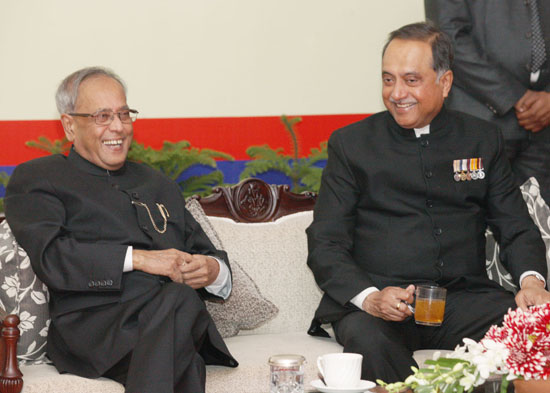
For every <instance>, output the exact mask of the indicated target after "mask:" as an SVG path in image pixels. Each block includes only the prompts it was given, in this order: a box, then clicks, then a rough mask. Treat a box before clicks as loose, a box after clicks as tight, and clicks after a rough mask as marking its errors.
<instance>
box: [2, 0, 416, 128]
mask: <svg viewBox="0 0 550 393" xmlns="http://www.w3.org/2000/svg"><path fill="white" fill-rule="evenodd" d="M423 19H424V10H423V1H422V0H116V1H112V0H95V1H81V0H49V1H44V0H0V120H26V119H53V118H57V113H56V110H55V104H54V101H53V95H54V91H55V89H56V87H57V84H58V83H59V81H60V80H61V79H62V78H63V77H65V76H66V75H67V74H69V73H70V72H72V71H75V70H76V69H78V68H80V67H84V66H88V65H104V66H108V67H111V68H112V69H114V70H115V71H116V72H117V73H119V74H120V75H121V76H122V78H123V79H125V80H126V82H127V84H128V86H129V103H130V105H131V106H133V107H135V108H138V109H139V110H140V113H141V117H211V116H263V115H280V114H282V113H286V114H333V113H367V112H376V111H378V110H380V109H382V108H383V106H382V103H381V100H380V98H379V96H380V51H381V48H382V45H383V43H384V41H385V39H386V36H387V34H388V33H389V32H390V31H391V30H393V29H395V28H398V27H399V26H401V25H404V24H406V23H410V22H416V21H420V20H423Z"/></svg>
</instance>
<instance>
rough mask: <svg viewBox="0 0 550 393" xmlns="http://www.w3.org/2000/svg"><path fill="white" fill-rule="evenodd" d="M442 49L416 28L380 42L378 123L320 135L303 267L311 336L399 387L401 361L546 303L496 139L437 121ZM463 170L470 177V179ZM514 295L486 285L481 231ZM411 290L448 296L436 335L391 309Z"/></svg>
mask: <svg viewBox="0 0 550 393" xmlns="http://www.w3.org/2000/svg"><path fill="white" fill-rule="evenodd" d="M451 62H452V46H451V42H450V40H449V38H448V37H447V36H446V35H445V34H444V33H442V32H441V31H439V30H438V29H436V28H434V27H432V26H430V25H428V24H425V23H417V24H412V25H407V26H404V27H402V28H400V29H398V30H396V31H394V32H392V33H391V34H390V37H389V40H388V42H387V44H386V46H385V47H384V51H383V59H382V82H383V88H382V97H383V100H384V104H385V106H386V108H387V109H388V111H386V112H381V113H377V114H374V115H372V116H370V117H368V118H366V119H364V120H362V121H359V122H358V123H355V124H352V125H349V126H347V127H344V128H342V129H340V130H337V131H336V132H334V133H333V134H332V136H331V137H330V139H329V143H328V161H327V165H326V168H325V169H324V172H323V177H322V182H321V189H320V191H319V199H318V200H317V204H316V207H315V211H314V219H313V222H312V224H311V226H310V227H309V228H308V229H307V235H308V246H309V256H308V265H309V266H310V268H311V270H312V271H313V273H314V275H315V279H316V281H317V283H318V284H319V286H320V287H321V289H322V290H323V291H324V292H325V293H324V296H323V298H322V300H321V303H320V305H319V308H318V309H317V312H316V315H315V319H314V322H313V324H312V329H311V330H310V333H315V331H316V330H318V328H319V324H321V323H332V325H333V327H334V332H335V335H336V339H337V340H338V342H339V343H341V344H342V345H343V346H344V351H345V352H358V353H361V354H363V371H362V377H363V378H366V379H371V380H375V379H377V378H381V379H383V380H384V381H398V380H404V379H405V378H406V377H407V376H408V375H409V374H410V372H411V371H410V367H411V366H413V365H415V362H414V360H413V358H412V354H413V351H415V350H417V349H422V348H448V349H452V348H454V347H455V346H456V345H457V344H459V343H461V340H462V338H464V337H470V338H472V339H480V338H481V337H482V336H483V334H484V333H485V331H486V330H487V329H488V328H489V326H490V325H492V324H494V323H498V322H500V320H501V319H502V317H503V315H504V314H505V313H506V311H507V310H508V308H509V307H514V306H515V303H517V305H518V306H520V307H522V308H526V307H528V306H529V305H532V304H539V303H543V302H546V301H549V300H550V293H548V292H547V291H546V290H545V279H544V277H546V274H547V267H546V261H545V249H544V244H543V242H542V239H541V237H540V232H539V231H538V229H537V227H536V226H535V225H534V223H533V221H532V220H531V218H530V217H529V214H528V212H527V208H526V205H525V202H524V201H523V199H522V196H521V193H520V190H519V188H518V187H516V186H515V185H514V181H513V176H512V172H511V169H510V164H509V162H508V160H507V159H506V157H505V155H504V143H503V140H502V136H501V134H500V132H499V131H498V130H497V128H496V126H494V125H492V124H490V123H487V122H485V121H482V120H479V119H477V118H475V117H472V116H469V115H465V114H462V113H459V112H454V111H449V110H446V109H444V108H443V102H444V99H445V97H447V95H448V93H449V90H450V89H451V85H452V81H453V73H452V71H451V70H450V67H451ZM474 164H475V165H474ZM488 225H489V226H491V228H492V229H493V232H494V233H495V236H496V238H497V240H498V241H499V242H500V245H501V252H502V253H501V255H502V258H503V263H504V264H505V266H506V267H507V268H508V270H509V271H510V272H511V274H512V276H513V278H514V281H515V282H516V283H517V284H519V285H520V286H521V290H520V291H519V292H518V294H517V296H516V297H515V302H514V295H513V294H512V293H510V292H507V291H506V290H504V288H502V287H501V286H499V285H498V284H497V283H496V282H494V281H492V280H490V279H489V278H488V277H487V272H486V269H485V230H486V228H487V226H488ZM418 284H431V285H438V286H442V287H445V288H447V304H446V308H445V319H444V321H443V324H442V325H441V326H440V327H428V326H420V325H416V324H415V322H414V320H413V319H412V318H411V312H410V311H409V310H408V308H407V307H406V305H405V304H404V302H406V303H411V302H412V301H413V296H412V294H413V292H414V290H415V286H416V285H418Z"/></svg>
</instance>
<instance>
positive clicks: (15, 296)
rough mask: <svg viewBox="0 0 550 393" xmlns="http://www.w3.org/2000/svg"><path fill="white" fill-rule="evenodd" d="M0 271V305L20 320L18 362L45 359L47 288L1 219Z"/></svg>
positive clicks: (37, 361) (47, 323)
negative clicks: (0, 273)
mask: <svg viewBox="0 0 550 393" xmlns="http://www.w3.org/2000/svg"><path fill="white" fill-rule="evenodd" d="M0 270H1V271H2V276H1V277H2V278H1V283H0V285H1V288H2V290H1V291H0V305H1V306H2V308H4V310H6V311H7V313H8V314H18V315H19V319H20V321H21V322H20V323H19V330H20V331H21V337H20V339H19V342H18V343H17V358H18V359H19V362H20V363H22V364H24V363H44V362H47V361H48V359H47V358H46V338H47V335H48V326H49V324H50V320H49V312H48V299H49V296H48V289H47V288H46V286H45V285H44V284H43V283H42V282H41V281H40V280H39V279H38V277H36V275H35V274H34V271H33V270H32V267H31V264H30V260H29V257H28V256H27V253H26V252H25V250H23V248H22V247H20V246H19V245H18V244H17V242H16V241H15V237H14V236H13V234H12V232H11V229H10V227H9V226H8V223H7V221H5V220H4V221H3V222H2V223H0Z"/></svg>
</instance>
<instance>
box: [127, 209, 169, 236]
mask: <svg viewBox="0 0 550 393" xmlns="http://www.w3.org/2000/svg"><path fill="white" fill-rule="evenodd" d="M132 205H138V206H141V207H144V208H145V210H147V214H148V215H149V219H150V220H151V224H153V228H155V231H157V232H158V233H164V232H166V227H167V223H168V217H170V214H169V213H168V209H166V207H165V206H164V205H163V204H162V203H157V204H156V205H157V207H158V209H159V211H160V215H161V216H162V218H163V220H164V228H163V229H159V228H158V227H157V224H155V221H154V220H153V216H152V215H151V211H150V210H149V206H147V204H146V203H143V202H136V201H132Z"/></svg>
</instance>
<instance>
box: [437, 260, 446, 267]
mask: <svg viewBox="0 0 550 393" xmlns="http://www.w3.org/2000/svg"><path fill="white" fill-rule="evenodd" d="M443 265H444V264H443V260H442V259H440V260H438V261H437V266H439V267H443Z"/></svg>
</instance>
